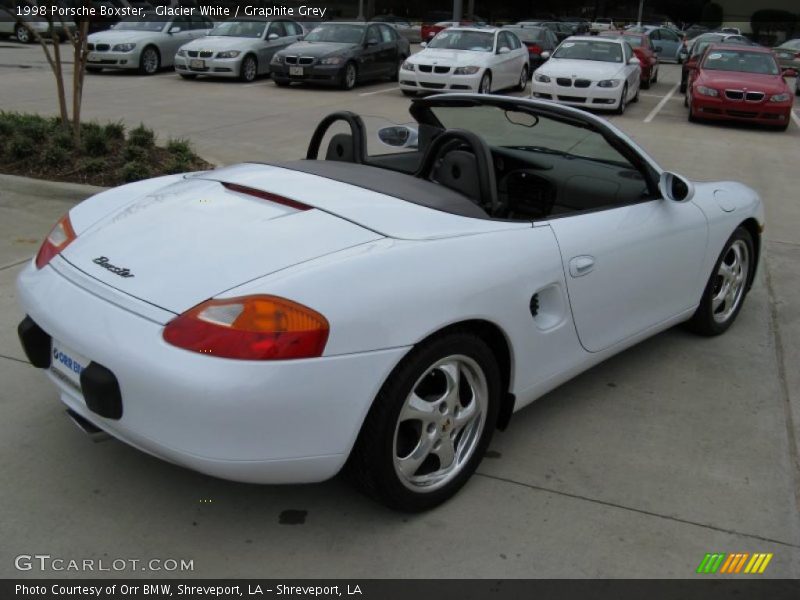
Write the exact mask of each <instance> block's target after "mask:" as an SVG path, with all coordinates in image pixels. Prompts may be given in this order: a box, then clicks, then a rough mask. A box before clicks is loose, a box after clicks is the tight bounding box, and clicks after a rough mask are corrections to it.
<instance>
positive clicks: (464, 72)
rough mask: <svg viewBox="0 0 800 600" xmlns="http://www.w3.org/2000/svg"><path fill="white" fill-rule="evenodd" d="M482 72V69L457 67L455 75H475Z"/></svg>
mask: <svg viewBox="0 0 800 600" xmlns="http://www.w3.org/2000/svg"><path fill="white" fill-rule="evenodd" d="M480 70H481V68H480V67H456V70H455V71H453V75H475V73H477V72H478V71H480Z"/></svg>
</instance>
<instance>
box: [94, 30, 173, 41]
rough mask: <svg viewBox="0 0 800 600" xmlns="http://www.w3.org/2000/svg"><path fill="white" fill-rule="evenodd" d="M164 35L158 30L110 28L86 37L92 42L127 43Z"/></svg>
mask: <svg viewBox="0 0 800 600" xmlns="http://www.w3.org/2000/svg"><path fill="white" fill-rule="evenodd" d="M159 35H162V34H161V33H160V32H158V31H116V30H114V29H108V30H106V31H98V32H97V33H93V34H91V35H89V36H88V37H87V38H86V39H87V40H88V41H89V43H90V44H112V45H113V44H127V43H131V42H140V41H142V40H149V39H152V38H153V36H159Z"/></svg>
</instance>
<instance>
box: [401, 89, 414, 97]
mask: <svg viewBox="0 0 800 600" xmlns="http://www.w3.org/2000/svg"><path fill="white" fill-rule="evenodd" d="M402 92H403V96H416V95H417V92H415V91H414V90H402Z"/></svg>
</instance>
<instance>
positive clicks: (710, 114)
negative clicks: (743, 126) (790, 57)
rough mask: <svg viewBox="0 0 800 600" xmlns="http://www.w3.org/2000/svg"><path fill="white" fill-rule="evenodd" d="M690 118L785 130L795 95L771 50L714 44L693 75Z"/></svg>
mask: <svg viewBox="0 0 800 600" xmlns="http://www.w3.org/2000/svg"><path fill="white" fill-rule="evenodd" d="M686 98H687V105H688V107H689V120H690V121H696V120H698V119H718V120H719V119H724V120H736V121H750V122H753V123H760V124H763V125H771V126H774V127H777V128H778V129H781V130H785V129H786V128H787V127H789V122H790V120H791V113H792V102H793V100H794V94H793V93H792V92H791V90H790V89H789V85H788V84H787V83H786V81H785V80H784V79H783V76H782V73H781V68H780V66H779V65H778V61H777V60H776V59H775V55H774V54H773V53H772V50H770V49H769V48H758V47H755V46H735V45H715V46H711V47H710V48H708V49H707V50H706V52H705V54H704V55H703V58H702V60H701V61H700V63H699V64H698V66H697V69H696V70H695V71H694V72H693V73H692V74H691V76H690V81H689V89H688V91H687V94H686Z"/></svg>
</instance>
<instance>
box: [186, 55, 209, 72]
mask: <svg viewBox="0 0 800 600" xmlns="http://www.w3.org/2000/svg"><path fill="white" fill-rule="evenodd" d="M189 68H190V69H195V70H198V71H202V70H203V69H205V68H206V61H204V60H203V59H201V58H193V59H192V60H190V61H189Z"/></svg>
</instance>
